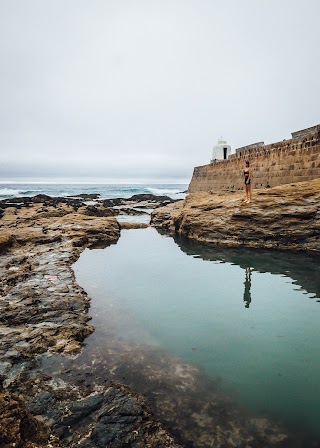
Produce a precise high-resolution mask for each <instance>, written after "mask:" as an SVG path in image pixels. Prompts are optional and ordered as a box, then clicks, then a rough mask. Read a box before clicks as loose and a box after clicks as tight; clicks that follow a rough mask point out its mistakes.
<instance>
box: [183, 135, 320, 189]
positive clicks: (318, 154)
mask: <svg viewBox="0 0 320 448" xmlns="http://www.w3.org/2000/svg"><path fill="white" fill-rule="evenodd" d="M317 128H318V127H316V128H314V129H313V131H311V132H310V133H309V134H307V135H302V136H300V137H295V138H292V139H290V140H284V141H281V142H277V143H272V144H270V145H265V146H256V147H254V148H252V147H250V145H249V146H248V147H245V148H240V149H241V150H239V151H237V152H236V154H232V155H231V156H229V158H228V159H227V160H216V161H215V162H213V163H211V164H209V165H204V166H198V167H195V168H194V172H193V176H192V179H191V182H190V185H189V189H188V191H189V193H195V192H198V191H218V190H224V189H228V190H239V189H242V188H243V185H244V181H243V173H242V169H243V168H244V165H245V161H246V160H248V161H249V162H250V166H251V168H252V173H253V180H252V184H253V188H267V187H275V186H278V185H285V184H290V183H295V182H303V181H309V180H313V179H318V178H320V130H318V129H317Z"/></svg>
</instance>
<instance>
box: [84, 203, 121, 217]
mask: <svg viewBox="0 0 320 448" xmlns="http://www.w3.org/2000/svg"><path fill="white" fill-rule="evenodd" d="M83 213H84V214H85V215H88V216H100V217H107V216H114V213H113V210H112V209H111V208H102V207H99V206H96V205H87V206H86V207H84V209H83Z"/></svg>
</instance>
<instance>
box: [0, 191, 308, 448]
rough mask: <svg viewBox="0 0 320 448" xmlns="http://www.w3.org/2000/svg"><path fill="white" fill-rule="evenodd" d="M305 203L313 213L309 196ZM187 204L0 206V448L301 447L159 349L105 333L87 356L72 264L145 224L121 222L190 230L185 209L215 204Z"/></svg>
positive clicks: (26, 201) (82, 303)
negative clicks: (101, 346)
mask: <svg viewBox="0 0 320 448" xmlns="http://www.w3.org/2000/svg"><path fill="white" fill-rule="evenodd" d="M142 196H143V197H142ZM191 196H193V195H191ZM233 199H235V198H233ZM309 199H310V204H311V206H313V207H315V205H314V196H312V195H310V196H309ZM219 200H222V199H221V198H220V199H218V201H219ZM235 200H237V199H235ZM239 200H240V199H239ZM191 201H192V200H191V198H190V199H189V197H188V198H187V199H186V200H185V201H178V202H173V201H171V200H170V198H167V197H163V198H161V197H160V198H159V197H151V196H150V197H145V195H141V196H140V197H135V198H130V199H121V198H119V199H117V200H108V201H100V200H98V198H96V197H95V198H93V197H85V198H84V197H80V198H50V197H48V196H44V195H39V196H36V197H34V198H17V199H10V200H4V201H1V202H0V211H1V213H0V214H1V220H0V223H1V234H0V252H1V264H0V272H1V284H0V295H1V297H0V354H1V361H0V375H1V376H0V380H1V393H0V410H1V418H0V446H1V447H3V448H9V447H10V448H11V447H26V448H27V447H30V448H31V447H34V448H42V447H52V448H57V447H68V446H69V447H73V446H79V447H82V448H89V447H90V448H91V447H93V448H94V447H105V446H110V447H111V446H112V447H122V446H133V447H144V446H150V447H159V448H161V447H173V448H174V447H178V446H185V447H188V446H189V447H192V446H194V447H209V446H215V447H226V448H227V447H243V448H248V447H252V448H254V447H256V448H258V447H261V448H262V447H266V446H270V447H271V446H274V447H287V446H290V447H295V446H296V447H299V446H302V445H299V441H298V440H297V439H293V438H292V437H291V436H289V435H288V434H287V433H286V431H285V430H283V428H281V427H280V426H279V425H277V424H275V423H273V422H271V421H270V420H268V419H267V418H262V417H260V418H257V417H254V416H249V415H246V414H245V413H244V412H242V411H241V410H240V409H239V408H238V407H237V406H236V405H235V403H234V402H233V401H232V400H231V399H230V398H228V397H225V396H223V395H221V393H220V392H219V390H218V389H219V388H218V387H217V384H216V383H215V382H213V383H212V384H211V386H210V387H208V385H207V384H206V381H207V379H206V378H205V376H204V375H203V374H202V373H201V372H199V371H198V370H197V369H196V368H194V367H192V366H190V365H188V364H186V363H183V362H181V360H179V359H175V358H174V357H172V356H169V355H168V354H164V353H162V352H161V351H159V350H156V349H151V348H150V347H148V346H145V347H134V346H133V345H132V344H129V343H127V342H126V341H121V343H120V345H119V342H117V344H116V345H115V343H114V341H113V340H112V337H111V336H110V341H108V350H106V352H105V353H103V354H102V353H95V354H94V355H93V356H95V357H94V358H92V359H90V360H89V361H88V360H82V359H81V347H82V344H83V342H84V341H85V339H86V338H87V337H88V336H89V335H90V334H92V332H93V331H94V328H93V327H92V326H91V325H90V324H89V321H90V315H89V313H88V311H89V307H90V300H91V299H90V298H89V297H88V296H87V294H86V292H85V291H84V290H83V289H82V288H81V287H80V286H79V285H77V283H76V280H75V276H74V273H73V270H72V268H71V265H72V264H73V263H74V262H75V260H76V259H77V258H78V257H79V255H80V253H81V252H82V251H83V250H84V249H85V248H86V247H89V246H94V245H101V244H102V245H109V244H115V243H116V242H117V241H118V239H119V237H120V234H121V229H122V228H139V227H145V226H146V225H148V224H145V223H142V224H141V223H137V222H136V223H135V222H133V223H131V222H122V223H121V222H118V221H117V219H116V216H117V217H118V216H119V215H121V214H128V215H131V216H136V214H139V212H142V213H146V210H149V211H151V210H153V209H155V210H154V211H153V213H152V222H153V224H154V225H157V226H159V227H162V228H166V229H169V230H171V231H179V229H184V230H183V231H181V233H182V234H184V232H185V229H186V228H187V227H186V223H187V222H189V221H190V220H191V214H190V215H187V214H184V213H186V210H187V209H188V210H191V211H193V212H194V213H198V216H199V219H200V217H201V214H202V215H203V213H204V214H206V213H209V211H210V213H212V210H213V205H212V204H217V203H216V202H209V204H208V205H207V209H205V206H204V203H205V198H203V200H202V202H201V201H200V202H199V207H200V208H196V206H195V203H194V202H193V206H192V202H191ZM197 201H198V199H197ZM212 201H217V199H212ZM169 203H170V204H169ZM163 204H166V206H165V207H160V206H161V205H163ZM168 204H169V205H168ZM186 204H187V208H186ZM183 207H185V208H183ZM210 207H211V208H210ZM251 207H253V206H251ZM219 208H221V207H215V209H217V210H219ZM136 212H138V213H136ZM188 213H189V212H188ZM181 216H182V219H181ZM205 216H206V215H205ZM313 219H314V218H313ZM188 220H189V221H188ZM177 222H179V223H180V227H179V226H177ZM195 222H197V221H195ZM308 223H309V221H308V222H307V224H308ZM207 225H208V222H207ZM195 234H196V233H195V231H193V233H192V235H195ZM202 234H203V233H202ZM204 234H205V235H208V233H204ZM189 235H191V233H189ZM199 239H200V238H199ZM204 241H207V240H206V239H204ZM59 357H60V358H59ZM44 359H49V360H50V359H53V360H55V359H61V367H59V369H53V368H52V369H51V368H50V367H49V368H48V367H47V368H46V367H45V362H44V361H43V360H44ZM49 365H50V362H49ZM124 371H125V372H126V374H125V375H123V372H124ZM137 385H138V386H139V387H137ZM204 385H205V386H206V387H204ZM133 387H135V388H136V390H138V392H139V393H137V392H135V391H134V389H133ZM208 391H210V392H208ZM190 409H192V412H190Z"/></svg>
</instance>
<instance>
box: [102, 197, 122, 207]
mask: <svg viewBox="0 0 320 448" xmlns="http://www.w3.org/2000/svg"><path fill="white" fill-rule="evenodd" d="M126 201H127V199H124V198H114V199H104V200H103V201H102V205H103V206H104V207H114V206H118V205H123V204H125V203H126Z"/></svg>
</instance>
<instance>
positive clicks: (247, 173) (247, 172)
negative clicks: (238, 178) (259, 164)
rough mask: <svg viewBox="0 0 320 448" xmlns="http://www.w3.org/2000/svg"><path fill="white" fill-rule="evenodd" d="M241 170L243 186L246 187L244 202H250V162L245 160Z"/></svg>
mask: <svg viewBox="0 0 320 448" xmlns="http://www.w3.org/2000/svg"><path fill="white" fill-rule="evenodd" d="M242 171H243V175H244V186H245V189H246V200H245V203H246V204H249V203H250V202H251V199H252V191H251V188H252V185H251V181H252V168H250V163H249V162H248V161H246V166H245V168H244V169H243V170H242Z"/></svg>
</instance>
